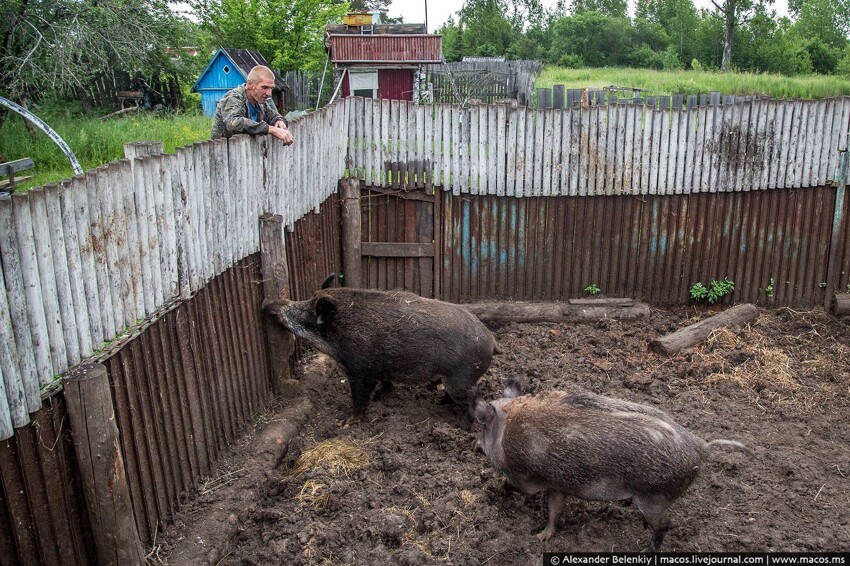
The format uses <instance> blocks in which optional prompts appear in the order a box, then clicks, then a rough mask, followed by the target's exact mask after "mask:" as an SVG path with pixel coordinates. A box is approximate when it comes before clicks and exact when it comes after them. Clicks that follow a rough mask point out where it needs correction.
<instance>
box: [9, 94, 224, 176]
mask: <svg viewBox="0 0 850 566" xmlns="http://www.w3.org/2000/svg"><path fill="white" fill-rule="evenodd" d="M35 113H36V114H37V115H38V117H39V118H41V119H42V120H44V121H45V122H47V124H48V125H49V126H50V127H51V128H53V129H54V130H56V132H57V133H58V134H59V135H60V136H61V137H62V139H64V140H65V142H66V143H67V144H68V145H69V146H70V148H71V150H72V151H73V152H74V155H75V156H76V157H77V160H78V161H79V162H80V164H81V165H82V167H83V170H85V171H88V170H89V169H93V168H95V167H98V166H100V165H104V164H106V163H109V162H110V161H115V160H116V159H122V158H123V157H124V144H125V143H128V142H134V141H161V142H163V144H164V146H165V151H166V152H168V153H173V152H174V150H175V149H176V148H178V147H181V146H184V145H187V144H191V143H194V142H197V141H201V140H206V139H209V136H210V119H209V118H207V117H206V116H203V115H201V114H200V113H197V112H193V113H158V112H143V113H139V114H133V115H130V116H127V115H125V116H123V117H117V118H110V119H106V120H102V119H101V118H100V117H99V116H90V115H88V116H87V115H84V114H83V113H82V112H81V111H80V110H79V109H78V108H74V107H73V105H71V106H70V107H62V106H60V105H56V104H51V105H46V106H45V108H43V109H36V110H35ZM35 131H36V134H35V139H33V138H32V137H31V136H30V134H29V132H28V131H27V130H26V128H25V126H24V121H23V119H22V118H21V117H19V116H18V115H17V114H13V113H8V114H7V116H6V119H5V121H4V123H3V125H2V127H0V156H2V157H3V159H5V160H7V161H11V160H14V159H21V158H23V157H30V158H32V160H33V161H34V162H35V169H32V170H30V171H27V172H26V173H22V174H25V175H32V176H33V178H32V179H30V180H28V181H25V182H23V183H21V184H20V185H18V190H25V189H28V188H31V187H39V186H42V185H45V184H47V183H53V182H56V181H59V180H62V179H68V178H70V177H71V176H73V170H72V169H71V165H70V162H69V161H68V158H67V157H65V154H64V153H62V151H61V150H60V149H59V146H57V145H56V144H55V143H53V141H51V140H50V138H49V137H47V135H46V134H44V133H42V132H41V130H38V129H36V130H35Z"/></svg>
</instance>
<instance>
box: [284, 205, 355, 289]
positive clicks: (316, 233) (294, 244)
mask: <svg viewBox="0 0 850 566" xmlns="http://www.w3.org/2000/svg"><path fill="white" fill-rule="evenodd" d="M339 207H340V201H339V195H338V194H336V193H334V194H333V195H332V196H331V197H330V198H328V199H327V200H325V202H323V203H322V205H321V206H320V208H319V213H318V214H308V215H306V216H304V217H303V218H301V219H300V220H298V221H297V222H296V223H295V228H294V230H293V231H292V232H287V233H286V259H287V261H288V262H289V265H290V266H292V267H291V269H290V274H289V277H290V281H291V289H292V298H293V299H294V300H298V301H303V300H306V299H309V298H310V297H311V296H312V295H313V293H314V292H315V291H316V289H318V288H319V285H320V284H321V283H322V281H324V279H325V277H327V275H328V274H329V273H338V272H339V271H340V270H341V269H342V249H341V247H340V214H339ZM364 273H365V271H364Z"/></svg>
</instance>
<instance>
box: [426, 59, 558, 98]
mask: <svg viewBox="0 0 850 566" xmlns="http://www.w3.org/2000/svg"><path fill="white" fill-rule="evenodd" d="M541 69H542V65H541V64H540V63H539V62H537V61H497V60H487V59H486V58H478V59H475V60H467V59H464V60H463V61H461V62H455V63H442V64H440V65H428V71H427V74H428V76H427V79H426V80H427V81H428V82H429V83H431V89H432V93H433V100H434V102H438V103H448V104H452V103H454V104H460V103H464V102H466V103H468V102H469V101H470V100H475V101H478V102H479V103H480V102H485V103H491V104H492V103H495V102H498V101H499V100H504V99H508V98H512V99H516V100H517V102H518V104H519V105H520V106H526V105H528V104H529V103H530V102H531V101H532V99H533V94H534V81H535V79H536V78H537V75H539V74H540V71H541Z"/></svg>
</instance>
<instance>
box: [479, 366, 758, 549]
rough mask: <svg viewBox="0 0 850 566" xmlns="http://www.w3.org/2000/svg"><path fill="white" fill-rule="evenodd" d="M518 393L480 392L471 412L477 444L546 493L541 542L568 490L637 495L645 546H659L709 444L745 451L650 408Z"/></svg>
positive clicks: (510, 478) (588, 495)
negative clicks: (494, 396) (647, 532)
mask: <svg viewBox="0 0 850 566" xmlns="http://www.w3.org/2000/svg"><path fill="white" fill-rule="evenodd" d="M520 393H521V385H520V384H519V383H518V382H514V383H512V384H511V385H509V386H508V388H507V389H506V391H505V397H504V398H502V399H498V400H496V401H493V402H491V403H487V402H485V401H484V400H483V399H480V398H479V399H477V401H476V404H475V409H474V416H475V419H476V420H477V421H478V422H479V423H481V424H483V425H484V429H483V431H482V433H481V439H480V441H479V442H480V445H481V447H482V448H483V450H484V453H485V454H486V455H487V457H488V458H489V460H490V463H491V464H492V466H493V467H494V468H495V469H496V470H497V471H498V472H500V473H503V474H505V476H506V477H507V484H508V486H510V487H513V488H515V489H517V490H519V491H521V492H523V493H527V494H533V493H537V492H539V491H546V492H547V497H548V506H549V522H548V524H547V525H546V528H545V529H544V530H543V531H542V532H541V533H539V534H538V535H537V538H538V539H539V540H541V541H544V540H548V539H549V538H551V537H552V535H553V534H554V533H555V522H556V520H557V518H558V516H559V515H560V513H561V510H562V509H563V507H564V497H565V496H566V495H572V496H575V497H578V498H580V499H586V500H595V501H617V500H624V499H629V498H632V499H633V501H634V503H635V505H636V506H637V508H638V509H639V510H640V512H641V513H642V514H643V516H644V518H645V519H646V522H647V523H648V524H649V526H650V528H651V529H652V540H651V541H650V543H649V547H648V550H650V551H655V550H657V549H658V547H659V546H660V545H661V542H662V540H663V539H664V534H665V532H666V531H667V529H668V528H669V521H668V516H667V510H668V508H669V507H670V505H671V504H672V503H673V502H674V501H675V500H676V499H677V498H678V497H679V496H681V495H682V494H683V493H684V492H685V490H687V488H688V486H690V484H691V482H692V481H693V480H694V478H696V476H697V472H698V471H699V468H700V465H701V464H702V462H703V460H704V459H705V457H706V455H707V453H708V449H709V447H711V446H714V445H717V444H726V445H731V446H734V447H736V448H739V449H743V450H745V448H744V445H743V444H741V443H740V442H736V441H732V440H714V441H711V442H705V441H704V440H702V439H701V438H699V437H697V436H695V435H694V434H692V433H691V432H690V431H688V430H687V429H685V428H683V427H682V426H680V425H678V424H677V423H676V422H674V421H673V420H672V419H671V418H670V417H669V416H667V415H666V414H665V413H663V412H662V411H659V410H658V409H655V408H653V407H647V406H644V405H639V404H637V403H630V402H628V401H622V400H619V399H612V398H609V397H602V396H600V395H595V394H593V393H587V392H583V393H571V394H568V393H562V392H550V393H546V394H542V395H539V396H535V397H532V396H528V395H526V396H518V395H519V394H520Z"/></svg>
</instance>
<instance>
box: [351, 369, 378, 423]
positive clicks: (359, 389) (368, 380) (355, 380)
mask: <svg viewBox="0 0 850 566" xmlns="http://www.w3.org/2000/svg"><path fill="white" fill-rule="evenodd" d="M348 383H349V384H350V385H351V402H352V404H353V405H354V414H355V415H360V416H362V415H363V414H365V413H366V406H367V405H369V399H370V398H371V396H372V391H374V390H375V386H376V385H378V380H377V379H375V378H374V377H355V376H349V378H348Z"/></svg>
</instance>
